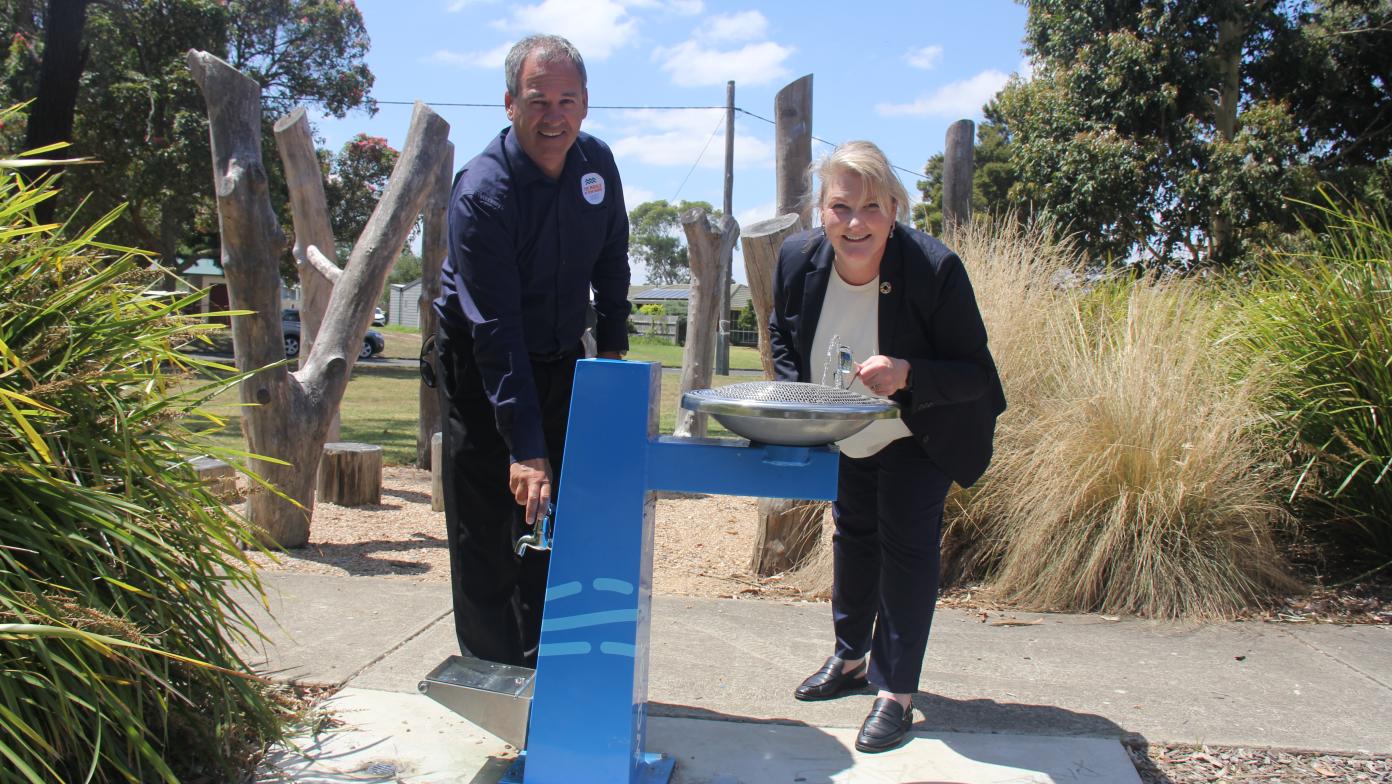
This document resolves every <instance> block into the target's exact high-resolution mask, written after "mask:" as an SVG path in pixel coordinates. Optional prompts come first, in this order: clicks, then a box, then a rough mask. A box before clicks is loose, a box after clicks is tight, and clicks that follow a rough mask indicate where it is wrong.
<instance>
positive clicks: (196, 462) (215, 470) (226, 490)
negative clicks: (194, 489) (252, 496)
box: [189, 457, 240, 501]
mask: <svg viewBox="0 0 1392 784" xmlns="http://www.w3.org/2000/svg"><path fill="white" fill-rule="evenodd" d="M189 465H192V466H193V470H194V472H195V473H197V474H198V480H199V481H200V482H202V483H203V484H205V485H207V487H208V490H209V492H211V493H212V494H213V495H214V496H215V497H216V498H217V499H218V500H219V501H231V500H233V499H235V498H237V497H238V495H240V493H238V491H237V469H235V468H233V467H232V466H230V465H228V464H227V463H224V462H223V461H221V460H218V459H217V458H215V457H195V458H194V459H192V460H190V461H189Z"/></svg>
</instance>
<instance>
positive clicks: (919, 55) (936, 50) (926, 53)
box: [904, 46, 943, 71]
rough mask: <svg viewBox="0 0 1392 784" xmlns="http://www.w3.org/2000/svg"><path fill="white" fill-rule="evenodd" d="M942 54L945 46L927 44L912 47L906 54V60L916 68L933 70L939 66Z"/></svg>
mask: <svg viewBox="0 0 1392 784" xmlns="http://www.w3.org/2000/svg"><path fill="white" fill-rule="evenodd" d="M942 55H943V48H942V47H941V46H925V47H923V48H922V49H910V50H909V51H908V52H907V53H906V54H905V55H904V61H905V62H907V63H908V64H909V65H912V66H913V67H915V68H922V69H923V70H925V71H931V70H933V69H934V68H936V67H937V65H938V61H939V60H941V59H942Z"/></svg>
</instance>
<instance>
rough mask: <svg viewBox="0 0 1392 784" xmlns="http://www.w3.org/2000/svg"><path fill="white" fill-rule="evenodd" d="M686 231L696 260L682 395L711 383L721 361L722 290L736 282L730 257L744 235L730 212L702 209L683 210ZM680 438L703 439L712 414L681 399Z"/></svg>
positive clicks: (679, 410) (689, 255)
mask: <svg viewBox="0 0 1392 784" xmlns="http://www.w3.org/2000/svg"><path fill="white" fill-rule="evenodd" d="M681 224H682V229H683V230H684V231H685V232H686V244H687V255H688V258H689V259H690V261H691V300H690V302H689V303H688V304H687V308H686V311H687V321H686V347H685V349H684V350H683V351H682V374H681V388H680V389H679V390H678V392H677V399H678V401H680V400H681V396H682V395H683V394H685V393H687V392H690V391H691V390H693V389H706V388H708V387H710V385H711V373H712V370H713V368H714V362H715V332H716V329H717V328H718V325H719V321H720V319H721V318H722V317H727V316H726V315H725V314H722V313H721V312H720V300H721V297H720V290H721V288H726V289H728V288H729V286H730V281H729V278H728V277H727V274H728V269H727V268H726V266H725V256H726V254H727V253H729V252H730V250H731V249H732V248H734V246H735V240H736V239H738V238H739V223H738V222H737V221H736V220H735V219H734V218H732V217H730V216H729V215H722V216H721V217H720V221H719V222H716V221H714V220H712V219H711V218H710V216H709V215H707V214H706V210H705V209H704V208H702V207H692V208H691V209H689V210H686V211H684V212H682V214H681ZM677 405H678V408H677V425H676V429H675V430H674V431H673V433H674V434H675V435H677V436H682V437H690V438H701V437H704V436H705V435H706V415H705V414H697V413H696V412H694V411H687V410H686V409H684V408H681V407H680V406H681V404H680V402H678V404H677Z"/></svg>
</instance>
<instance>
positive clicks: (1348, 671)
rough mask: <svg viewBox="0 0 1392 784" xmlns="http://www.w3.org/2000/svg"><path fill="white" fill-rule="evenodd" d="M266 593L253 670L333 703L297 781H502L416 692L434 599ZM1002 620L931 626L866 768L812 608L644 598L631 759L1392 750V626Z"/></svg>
mask: <svg viewBox="0 0 1392 784" xmlns="http://www.w3.org/2000/svg"><path fill="white" fill-rule="evenodd" d="M264 578H265V580H266V583H267V586H268V590H269V593H270V606H269V608H267V609H261V608H258V609H257V610H256V611H255V612H256V613H257V614H258V615H259V617H260V618H261V619H262V620H263V621H264V623H263V626H262V628H263V629H264V630H265V631H266V632H267V634H268V635H269V636H270V639H269V640H268V642H267V643H265V644H262V645H259V646H257V648H256V649H255V650H252V651H248V653H249V654H250V656H251V657H252V659H253V660H254V661H257V662H259V663H260V665H261V666H262V667H263V668H264V669H266V670H268V671H271V672H273V673H275V674H276V675H277V677H280V678H283V679H286V680H293V681H297V682H303V683H316V684H326V685H334V686H345V687H347V688H346V689H345V690H344V691H343V692H341V693H340V696H339V698H338V699H339V703H340V704H339V707H340V709H341V715H342V716H343V718H344V719H345V721H346V722H347V728H346V730H345V731H344V732H341V733H339V734H338V735H336V736H334V737H333V738H332V739H330V740H328V741H327V744H326V745H325V746H323V747H322V748H319V749H318V752H319V753H318V754H316V755H312V756H313V760H312V761H305V760H301V761H300V763H301V769H300V771H301V772H300V774H299V775H300V776H301V778H300V779H299V780H301V781H316V782H318V781H331V780H335V779H332V778H325V777H324V776H325V775H328V774H327V771H326V769H324V768H323V767H319V768H316V767H315V765H320V766H323V765H329V766H331V767H333V766H336V767H334V770H338V769H339V768H343V769H344V770H351V771H355V772H353V773H352V775H353V776H354V778H352V779H351V780H353V781H383V782H387V781H405V782H412V784H425V782H440V783H441V784H444V782H471V783H473V782H478V783H479V784H482V782H494V781H497V780H498V777H499V776H501V775H502V772H503V770H504V769H505V767H506V765H507V763H508V761H509V760H510V759H511V756H512V750H511V749H509V748H508V747H507V746H505V744H502V743H501V742H500V741H498V740H497V739H495V738H493V737H492V736H490V735H487V734H486V733H484V732H483V731H481V730H479V729H478V728H477V727H474V726H473V725H471V724H469V723H468V722H466V721H463V720H461V719H459V718H458V717H456V716H455V715H454V714H452V713H450V712H449V711H447V710H445V709H443V708H441V707H440V706H438V705H436V704H435V703H434V702H433V701H432V700H430V699H429V698H427V697H424V696H422V695H419V694H417V693H416V691H415V689H416V684H417V683H418V682H419V680H420V679H421V678H422V677H423V676H424V675H425V674H426V673H428V672H429V671H430V670H431V669H432V668H433V667H435V665H437V664H438V663H440V662H441V661H442V660H443V659H444V658H445V657H447V656H448V655H450V654H452V653H455V652H456V651H455V650H454V642H453V630H452V626H451V621H450V618H449V617H448V615H449V613H448V608H449V594H448V588H447V586H445V585H440V584H428V583H409V582H405V581H398V580H386V579H382V578H352V577H346V578H345V577H326V576H318V575H303V574H289V573H287V574H274V573H267V574H266V575H264ZM271 615H273V616H274V620H272V619H271V617H270V616H271ZM1012 618H1013V619H1014V621H1015V622H1017V623H1023V624H1025V625H998V622H999V621H1000V620H1001V619H1000V617H999V616H996V615H992V616H991V617H990V618H988V619H987V620H986V621H985V622H983V621H982V620H981V618H980V617H979V616H978V615H976V614H974V613H970V612H964V611H954V610H942V611H940V612H939V613H938V617H937V619H936V621H935V624H934V631H933V638H932V642H931V644H930V646H929V652H928V657H927V659H926V661H925V666H924V672H923V678H922V681H921V688H922V691H923V693H922V694H921V695H920V696H919V697H918V698H917V700H916V703H915V705H916V707H917V708H918V711H919V716H920V720H919V722H918V724H916V725H915V736H914V739H913V740H912V741H911V742H909V743H908V744H906V745H905V746H903V747H902V748H900V749H898V750H895V751H893V752H890V753H887V754H881V755H863V754H859V753H858V752H855V751H854V750H853V748H852V743H851V741H852V740H853V737H854V732H855V728H856V727H858V726H859V724H860V721H861V719H863V718H864V715H865V712H866V711H867V710H868V709H869V706H870V702H871V701H872V699H873V696H872V695H871V694H868V693H865V694H854V695H849V696H847V697H845V698H842V699H837V700H831V701H827V702H821V703H802V702H797V701H796V700H794V699H792V696H791V690H792V687H793V686H794V685H796V684H797V682H798V681H800V680H801V678H802V677H804V676H805V675H807V674H808V673H810V672H811V671H812V670H814V669H816V668H817V666H819V665H820V664H821V661H822V659H823V658H824V657H825V656H826V654H827V653H828V652H829V647H830V643H829V636H830V612H829V610H828V608H827V606H826V605H823V604H804V603H781V602H770V601H739V600H701V599H685V598H680V597H657V598H656V599H655V600H654V603H653V626H652V651H651V659H650V661H651V674H650V683H649V700H650V708H651V714H652V715H653V716H654V717H655V718H653V719H652V720H651V721H650V725H649V726H650V733H649V741H648V748H649V749H650V750H656V751H664V752H668V753H670V754H672V755H673V756H675V757H676V758H677V760H678V765H677V773H676V775H675V776H674V778H673V781H674V782H692V783H693V784H694V783H695V782H711V783H712V784H714V783H717V782H718V783H719V784H733V783H734V782H749V783H750V784H754V783H755V782H779V781H787V782H809V783H811V782H929V781H932V782H1002V783H1003V782H1041V783H1043V782H1063V781H1097V782H1117V783H1118V784H1121V783H1122V782H1128V781H1132V782H1134V781H1137V777H1136V775H1135V772H1134V770H1133V769H1132V768H1131V765H1130V763H1129V761H1128V760H1127V757H1126V754H1125V752H1124V750H1123V749H1122V747H1121V744H1120V743H1119V740H1120V739H1122V738H1126V739H1129V740H1131V741H1133V742H1142V743H1144V742H1153V743H1161V742H1185V743H1209V744H1216V745H1243V746H1266V747H1277V748H1298V749H1311V750H1324V751H1340V752H1373V753H1392V644H1389V643H1392V628H1388V627H1386V626H1352V627H1341V626H1298V625H1275V624H1264V623H1230V624H1217V625H1208V626H1192V625H1182V624H1162V623H1152V622H1146V621H1135V620H1122V621H1108V620H1105V619H1103V618H1100V617H1097V616H1064V615H1031V614H1019V615H1016V616H1012ZM442 738H448V739H450V742H448V743H441V739H442ZM440 754H446V755H449V754H453V755H454V756H452V757H451V756H447V757H440V756H439V755H440ZM284 764H285V766H286V770H291V769H292V768H293V767H294V765H295V764H296V763H295V761H294V760H293V759H287V760H284ZM373 765H379V766H382V767H379V768H378V769H377V770H378V772H377V773H375V774H372V773H370V770H369V769H370V768H371V767H372V766H373ZM388 768H390V770H391V771H392V772H391V773H388V772H387V770H388ZM369 774H370V775H377V776H379V778H371V777H368V778H362V776H364V775H369ZM332 775H348V774H346V773H341V772H340V773H334V774H332ZM337 780H349V779H337ZM529 784H530V783H529Z"/></svg>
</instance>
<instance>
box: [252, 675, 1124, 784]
mask: <svg viewBox="0 0 1392 784" xmlns="http://www.w3.org/2000/svg"><path fill="white" fill-rule="evenodd" d="M327 707H329V708H330V709H331V710H332V711H333V714H334V716H335V717H336V718H338V719H339V720H340V721H342V722H343V724H344V726H342V727H340V728H337V729H333V730H329V731H327V732H325V733H323V734H321V735H320V736H319V737H317V738H315V737H301V738H297V739H295V740H294V741H293V743H292V746H291V748H287V749H278V750H276V751H275V752H273V753H272V755H271V757H270V758H269V759H268V761H267V763H266V764H265V765H263V767H262V770H261V771H260V772H259V774H258V776H257V781H258V782H263V783H264V784H271V782H304V784H324V783H325V782H336V781H342V782H347V781H353V782H359V783H360V784H388V783H389V782H390V783H392V784H397V783H399V784H493V782H496V781H498V779H499V778H500V777H501V776H502V775H503V773H504V772H505V771H506V770H507V768H508V766H509V765H511V764H512V762H513V760H514V759H515V758H516V753H515V751H514V750H513V749H512V748H511V747H509V746H507V745H506V744H504V743H502V741H499V740H497V739H496V738H494V737H492V736H491V735H488V734H487V733H485V732H484V731H483V730H481V729H479V728H478V727H476V726H474V725H473V724H471V723H469V722H468V721H466V720H464V719H463V718H461V717H459V716H456V715H455V714H453V713H451V712H450V711H448V710H446V709H445V708H443V707H441V706H439V705H438V704H436V703H435V702H433V701H432V700H430V699H428V698H426V697H424V696H421V695H415V694H402V693H397V692H385V691H376V690H372V689H357V688H348V689H344V690H343V691H341V692H339V693H338V694H337V695H335V696H334V697H333V698H332V699H331V700H330V701H329V702H328V705H327ZM648 748H649V750H651V751H661V752H664V753H666V754H668V755H670V756H671V757H673V758H674V759H675V760H676V761H677V766H676V771H675V773H674V774H673V777H672V784H767V782H803V783H805V784H841V783H843V782H855V783H856V784H881V783H882V784H899V783H900V782H914V783H915V784H928V783H929V782H932V783H933V784H1054V782H1074V781H1089V780H1091V781H1099V782H1107V783H1108V784H1127V782H1139V777H1138V776H1137V775H1136V771H1135V768H1134V767H1133V766H1132V764H1131V762H1130V760H1129V758H1128V756H1127V754H1126V752H1125V750H1124V749H1122V747H1121V744H1120V743H1118V742H1117V741H1114V740H1101V739H1096V738H1048V737H1042V736H1031V737H1017V736H1007V735H966V734H955V733H925V732H916V733H914V735H913V736H912V737H911V738H910V739H909V740H908V741H907V742H906V743H905V744H904V745H903V746H901V747H899V748H897V749H893V750H891V751H888V752H884V753H882V754H862V753H860V752H857V751H855V730H853V729H831V730H823V729H818V728H816V727H810V726H806V725H788V724H772V723H758V724H746V723H741V722H737V721H728V720H727V721H702V720H694V719H673V718H653V719H651V720H649V722H648Z"/></svg>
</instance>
